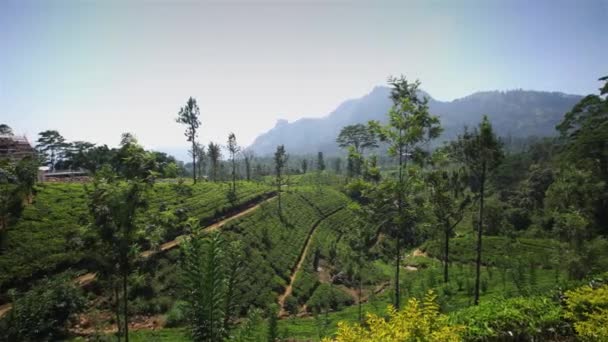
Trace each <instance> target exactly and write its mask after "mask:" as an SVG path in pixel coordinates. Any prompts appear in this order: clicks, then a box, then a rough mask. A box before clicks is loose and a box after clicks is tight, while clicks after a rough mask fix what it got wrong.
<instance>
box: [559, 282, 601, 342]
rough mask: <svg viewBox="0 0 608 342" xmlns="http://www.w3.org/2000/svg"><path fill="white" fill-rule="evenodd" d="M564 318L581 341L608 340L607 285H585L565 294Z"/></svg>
mask: <svg viewBox="0 0 608 342" xmlns="http://www.w3.org/2000/svg"><path fill="white" fill-rule="evenodd" d="M565 295H566V309H565V312H564V317H565V318H566V319H568V320H569V321H571V322H573V323H574V330H575V331H576V334H577V335H578V337H579V338H580V339H581V340H582V341H605V340H607V339H608V285H600V286H598V287H592V286H589V285H585V286H582V287H579V288H577V289H574V290H571V291H567V292H566V294H565Z"/></svg>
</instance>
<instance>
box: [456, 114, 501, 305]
mask: <svg viewBox="0 0 608 342" xmlns="http://www.w3.org/2000/svg"><path fill="white" fill-rule="evenodd" d="M451 148H452V155H453V156H454V157H455V158H456V160H458V161H459V162H461V163H462V164H463V165H464V166H465V167H466V169H467V170H468V172H469V174H470V176H471V179H472V181H473V184H472V188H473V191H474V192H476V193H477V196H478V198H479V212H478V214H479V215H478V220H477V258H476V273H475V300H474V302H475V305H478V304H479V285H480V276H481V245H482V241H481V240H482V230H483V210H484V207H483V206H484V196H485V190H486V181H487V179H488V174H489V173H490V172H492V171H493V170H495V169H496V167H497V166H498V165H499V164H500V162H501V161H502V159H503V151H502V143H501V142H500V140H499V139H498V138H497V137H496V134H494V130H493V129H492V124H491V123H490V121H489V120H488V117H487V116H485V115H484V117H483V119H482V121H481V123H480V124H479V127H476V128H475V129H473V131H469V130H467V129H466V128H465V131H464V133H463V134H462V135H460V136H459V137H458V140H456V141H455V142H453V143H452V145H451Z"/></svg>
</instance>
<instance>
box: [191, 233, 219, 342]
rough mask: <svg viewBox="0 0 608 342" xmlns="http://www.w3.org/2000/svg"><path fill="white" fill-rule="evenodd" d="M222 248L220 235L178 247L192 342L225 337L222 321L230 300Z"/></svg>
mask: <svg viewBox="0 0 608 342" xmlns="http://www.w3.org/2000/svg"><path fill="white" fill-rule="evenodd" d="M224 246H225V245H224V241H223V239H222V238H221V237H220V235H219V234H214V235H213V236H212V237H210V238H207V239H190V240H189V241H187V242H186V243H184V244H182V247H181V249H182V252H183V258H182V262H181V273H182V279H183V286H184V288H185V296H184V300H185V302H186V311H187V320H188V325H189V326H190V332H191V334H192V338H193V339H194V340H195V341H214V342H215V341H221V340H222V339H223V338H224V337H225V336H226V333H227V331H225V330H224V320H225V315H227V314H229V313H228V312H227V311H226V303H227V300H228V299H229V298H227V294H228V279H227V275H226V271H228V270H227V269H226V268H225V266H226V265H225V260H224V258H225V257H226V256H225V253H224V250H223V248H224Z"/></svg>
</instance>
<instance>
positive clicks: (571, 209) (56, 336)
mask: <svg viewBox="0 0 608 342" xmlns="http://www.w3.org/2000/svg"><path fill="white" fill-rule="evenodd" d="M600 81H601V82H602V87H601V89H600V90H599V93H598V94H591V95H588V96H586V97H584V98H582V99H580V101H579V102H578V103H576V104H575V105H574V106H573V107H572V108H571V109H570V110H569V111H567V112H565V113H563V116H562V118H561V121H560V122H559V124H558V125H557V126H556V127H555V135H554V136H552V137H537V136H530V137H528V138H522V137H517V138H514V137H505V136H500V135H499V134H498V133H497V132H496V129H495V128H494V126H493V122H492V120H490V119H489V116H484V117H482V118H481V120H480V121H479V122H478V123H476V124H475V125H474V126H472V127H463V128H462V130H461V131H460V133H459V134H457V136H456V137H454V138H453V139H452V140H449V141H445V142H442V143H439V142H438V139H439V138H440V137H441V136H442V134H443V133H444V128H445V127H444V125H443V123H442V121H441V120H440V118H439V117H438V116H436V115H434V114H433V112H432V111H431V109H430V107H429V99H428V97H425V96H424V93H423V92H421V91H420V82H418V81H415V82H411V81H409V80H408V79H406V78H405V77H403V76H401V77H397V78H390V79H389V87H390V88H389V89H390V91H388V94H387V95H388V97H389V100H390V104H391V105H390V108H389V109H388V112H387V113H385V114H384V115H385V118H384V119H383V120H371V121H368V122H359V123H354V124H349V125H346V126H343V127H340V132H339V134H338V135H337V136H336V137H335V141H336V144H337V145H338V146H339V147H340V148H341V152H340V153H336V154H333V155H327V154H324V153H323V152H322V151H319V152H318V153H315V154H300V155H295V154H290V151H289V150H288V149H287V148H286V147H285V146H284V145H279V146H276V150H275V152H274V153H273V154H272V155H260V156H258V155H256V154H255V153H253V152H252V150H251V149H246V148H243V147H241V146H239V144H238V142H237V136H236V135H235V134H234V133H231V134H230V135H229V136H228V137H227V138H226V141H225V142H220V143H218V142H211V143H209V144H208V145H206V146H205V145H203V144H201V143H200V142H199V141H200V137H199V130H200V127H201V125H202V124H203V123H204V117H201V113H200V110H199V106H198V104H197V101H196V99H194V98H189V99H188V100H187V101H186V103H185V105H184V106H183V107H182V108H180V109H179V110H178V111H177V116H176V119H175V120H176V122H178V123H180V124H182V125H183V126H184V128H185V134H184V138H185V139H184V140H185V141H184V144H185V146H186V145H187V146H188V148H189V156H190V158H191V159H190V160H189V161H188V163H182V162H180V161H177V160H176V159H175V158H174V157H172V156H170V155H167V154H165V153H162V152H157V151H149V150H146V149H145V148H144V147H143V146H142V145H140V143H139V142H138V141H137V139H136V137H135V135H134V134H132V133H125V134H123V135H122V139H121V142H120V145H119V146H118V147H116V148H110V147H108V146H106V145H101V146H99V145H95V144H92V143H89V142H86V141H74V142H68V141H66V140H65V138H63V137H62V135H61V134H60V133H59V132H58V131H54V130H49V131H44V132H41V133H39V137H38V140H37V142H36V143H37V145H36V151H37V153H36V156H35V157H28V158H24V159H21V160H13V159H2V160H0V341H45V340H73V341H84V340H92V341H105V340H119V341H120V340H124V341H129V340H135V341H155V340H168V341H182V340H183V341H191V340H194V341H309V340H313V341H340V342H350V341H352V342H355V341H539V340H546V341H578V340H581V341H606V340H608V240H607V238H608V99H607V98H606V96H607V95H608V77H603V78H601V79H600ZM502 120H503V121H504V120H505V118H503V119H502ZM9 124H10V123H8V124H2V125H0V134H2V135H3V136H11V135H12V134H13V132H12V130H11V128H10V127H9ZM40 166H46V167H47V168H48V171H47V172H49V174H52V173H53V172H56V171H60V170H81V171H83V172H84V173H86V174H87V175H88V176H86V177H83V178H79V179H72V180H70V179H66V180H63V181H52V182H51V181H48V182H37V180H38V172H39V167H40Z"/></svg>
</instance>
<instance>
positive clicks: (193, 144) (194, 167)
mask: <svg viewBox="0 0 608 342" xmlns="http://www.w3.org/2000/svg"><path fill="white" fill-rule="evenodd" d="M192 181H193V182H194V184H196V143H195V142H194V139H192Z"/></svg>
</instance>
